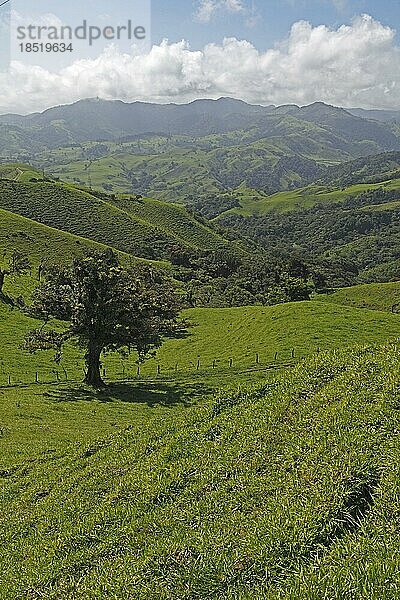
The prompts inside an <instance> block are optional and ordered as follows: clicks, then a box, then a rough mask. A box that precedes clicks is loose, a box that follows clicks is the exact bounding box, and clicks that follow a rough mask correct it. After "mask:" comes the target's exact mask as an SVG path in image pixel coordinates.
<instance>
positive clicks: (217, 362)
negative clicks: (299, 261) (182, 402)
mask: <svg viewBox="0 0 400 600" xmlns="http://www.w3.org/2000/svg"><path fill="white" fill-rule="evenodd" d="M319 351H320V350H319V349H318V352H319ZM304 356H305V355H304V353H302V352H300V351H298V350H296V348H292V349H289V350H287V351H279V352H275V353H274V354H273V359H272V360H267V361H265V360H263V357H262V356H261V354H260V353H258V352H257V353H255V355H254V359H253V360H252V361H249V357H248V356H246V357H229V358H223V359H221V358H215V359H213V360H210V359H202V358H201V357H198V359H197V361H196V362H192V363H191V364H189V365H188V364H186V365H183V364H180V363H179V362H176V363H175V364H172V365H171V363H168V364H162V363H155V364H154V363H152V364H149V363H148V362H146V363H144V364H142V365H135V366H133V365H131V364H130V365H128V364H124V363H122V364H121V370H120V371H117V370H116V369H115V366H114V368H112V369H108V368H107V367H104V368H102V377H103V379H104V380H105V381H108V382H109V383H112V382H118V381H135V380H152V379H154V378H156V379H157V378H160V379H165V378H168V377H176V376H189V375H194V374H198V375H200V374H204V375H205V374H207V373H208V374H212V373H222V372H224V373H227V374H228V373H230V372H240V371H243V370H245V371H257V370H259V371H267V370H270V369H279V368H284V367H289V366H292V365H294V364H296V363H297V362H298V361H299V360H300V359H302V358H304ZM84 375H85V372H84V370H78V369H73V370H72V369H67V368H65V367H60V368H58V369H52V370H50V369H46V370H45V371H40V370H37V371H32V372H26V373H25V376H24V377H23V376H22V374H21V373H20V372H7V371H6V370H4V368H3V370H1V369H0V388H8V387H22V386H26V387H28V386H31V385H56V384H65V383H81V382H82V380H83V377H84Z"/></svg>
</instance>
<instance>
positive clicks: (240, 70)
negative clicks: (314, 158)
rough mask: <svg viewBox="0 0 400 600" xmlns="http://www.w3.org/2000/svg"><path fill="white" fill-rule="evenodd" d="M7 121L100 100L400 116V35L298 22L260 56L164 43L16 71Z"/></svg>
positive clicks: (373, 27)
mask: <svg viewBox="0 0 400 600" xmlns="http://www.w3.org/2000/svg"><path fill="white" fill-rule="evenodd" d="M0 89H1V96H0V112H9V111H12V112H27V111H33V110H42V109H44V108H46V107H48V106H51V105H56V104H61V103H68V102H73V101H75V100H78V99H79V98H84V97H93V96H100V97H102V98H105V99H117V98H118V99H121V100H124V101H134V100H143V101H152V102H171V101H172V102H186V101H190V100H194V99H196V98H204V97H208V98H218V97H220V96H232V97H237V98H241V99H243V100H246V101H248V102H254V103H260V104H270V103H274V104H282V103H297V104H308V103H311V102H314V101H317V100H321V101H325V102H328V103H331V104H335V105H341V106H360V107H365V108H371V107H382V108H398V107H399V105H400V48H399V47H398V46H397V45H396V41H395V32H394V31H393V30H392V29H390V28H389V27H384V26H383V25H382V24H380V23H379V22H377V21H375V20H374V19H373V18H372V17H369V16H366V15H364V16H362V17H358V18H356V19H355V20H354V21H353V23H352V24H351V25H343V26H341V27H338V28H337V29H330V28H328V27H326V26H319V27H313V26H312V25H310V24H309V23H307V22H305V21H301V22H298V23H295V24H294V25H293V27H292V29H291V32H290V35H289V37H288V39H287V40H285V41H284V42H283V43H282V44H281V45H280V46H276V47H274V48H271V49H269V50H267V51H266V52H259V51H258V50H257V49H256V48H255V47H254V46H253V45H252V44H251V43H250V42H248V41H240V40H237V39H235V38H228V39H225V40H224V42H223V43H222V44H221V45H217V44H208V45H207V46H205V47H204V48H203V49H202V50H201V51H194V50H191V49H190V47H189V45H188V44H187V42H184V41H182V42H179V43H168V41H164V42H163V43H162V44H160V45H158V46H153V48H152V49H151V51H150V52H149V53H147V54H139V55H137V54H135V55H134V54H132V55H128V54H121V53H120V52H119V51H118V50H117V49H116V48H113V47H110V48H108V49H107V50H106V51H105V52H103V53H102V54H101V55H100V56H99V57H97V58H96V59H93V60H92V59H87V60H80V61H77V62H75V63H74V64H72V65H71V66H69V67H68V68H65V69H63V70H62V71H60V72H59V73H50V72H48V71H46V70H44V69H41V68H39V67H36V68H32V67H31V66H24V65H22V64H20V63H18V62H14V63H12V69H11V73H10V75H9V76H8V77H6V76H0Z"/></svg>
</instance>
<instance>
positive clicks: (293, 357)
mask: <svg viewBox="0 0 400 600" xmlns="http://www.w3.org/2000/svg"><path fill="white" fill-rule="evenodd" d="M292 358H294V348H293V350H292Z"/></svg>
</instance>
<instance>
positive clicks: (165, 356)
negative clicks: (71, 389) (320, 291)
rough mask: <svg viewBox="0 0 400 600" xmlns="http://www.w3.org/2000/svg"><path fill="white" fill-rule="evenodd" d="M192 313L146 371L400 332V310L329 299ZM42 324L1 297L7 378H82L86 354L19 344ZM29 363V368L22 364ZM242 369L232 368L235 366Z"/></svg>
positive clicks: (224, 363) (113, 370) (167, 372)
mask: <svg viewBox="0 0 400 600" xmlns="http://www.w3.org/2000/svg"><path fill="white" fill-rule="evenodd" d="M185 316H186V317H187V318H188V319H189V320H190V321H191V322H192V323H193V324H194V325H195V326H194V327H193V328H192V329H190V330H189V331H188V335H187V337H185V338H183V339H175V340H168V341H166V342H165V344H164V346H163V347H162V348H161V349H160V350H159V351H158V352H157V356H156V358H153V359H150V360H149V361H147V362H146V363H145V365H144V366H143V367H142V370H141V374H142V376H151V377H153V378H154V377H155V375H156V373H157V365H160V367H161V375H162V376H166V377H170V376H175V367H176V365H178V372H179V373H182V371H184V372H188V371H189V372H192V373H193V372H194V371H196V368H197V362H198V361H200V370H206V371H207V373H209V372H210V371H211V372H212V370H213V369H212V366H213V361H214V360H215V365H214V366H215V372H218V370H219V369H225V370H228V367H229V360H230V358H232V359H233V369H234V370H235V369H239V370H240V369H247V368H250V367H254V366H255V355H256V353H258V354H259V359H260V363H261V365H263V364H264V365H265V364H267V365H268V364H271V363H274V362H275V353H276V352H277V353H278V356H277V361H278V363H282V362H288V361H289V362H290V361H291V350H292V348H295V352H296V358H301V357H305V356H309V355H310V354H312V353H313V352H315V351H316V350H317V349H318V348H320V349H321V350H327V349H331V348H344V347H348V346H352V345H353V344H354V342H355V340H356V341H357V342H358V343H384V342H385V341H386V340H389V339H395V338H400V319H399V317H398V316H397V315H389V314H382V313H377V312H376V311H367V310H360V309H357V308H350V307H342V306H337V305H335V304H333V303H330V304H328V303H327V302H316V301H312V302H301V303H295V304H283V305H279V306H273V307H261V306H251V307H244V308H232V309H194V310H188V311H185ZM37 325H38V324H37V323H36V322H35V321H33V320H32V319H27V318H26V317H24V316H22V315H20V313H18V312H17V311H15V310H14V311H12V310H11V309H10V308H8V307H6V306H5V305H2V304H0V334H1V338H0V339H1V363H0V385H4V384H6V383H7V379H8V374H11V375H12V381H13V382H15V383H18V382H26V383H28V382H32V381H34V378H35V373H36V372H37V371H38V372H39V377H40V380H41V381H43V380H45V381H54V380H55V374H54V370H55V369H56V368H57V370H58V371H59V373H60V377H61V378H63V376H64V375H63V369H62V367H63V366H64V367H65V369H66V370H67V373H68V376H69V378H70V379H74V380H80V379H81V378H82V368H83V363H82V359H81V356H82V355H81V353H78V351H77V350H74V349H69V350H67V351H66V353H65V357H64V359H63V362H62V365H61V367H56V365H55V364H54V362H53V361H52V355H51V353H38V354H37V355H34V356H29V355H27V354H26V353H25V352H23V351H22V350H20V349H19V346H20V345H21V344H22V342H23V338H24V335H25V333H26V332H27V331H29V330H30V329H32V328H34V327H36V326H37ZM135 359H136V357H135V356H133V355H132V356H131V357H130V358H129V359H128V360H126V361H124V363H122V362H121V360H120V359H119V357H118V355H111V356H108V357H106V358H105V360H104V364H105V366H106V373H107V376H108V377H109V378H111V379H115V378H116V377H119V378H120V377H121V376H122V373H123V364H124V366H125V373H126V375H130V376H132V375H136V370H137V367H136V364H135ZM21 365H23V367H21ZM233 372H234V371H232V373H233Z"/></svg>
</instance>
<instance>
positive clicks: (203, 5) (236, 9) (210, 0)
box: [194, 0, 246, 23]
mask: <svg viewBox="0 0 400 600" xmlns="http://www.w3.org/2000/svg"><path fill="white" fill-rule="evenodd" d="M245 10H246V9H245V7H244V5H243V2H242V0H200V2H199V5H198V7H197V10H196V12H195V15H194V16H195V19H196V20H197V21H200V22H202V23H209V22H210V21H211V20H212V18H213V17H214V16H215V15H216V14H217V13H222V12H228V13H241V12H245Z"/></svg>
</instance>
